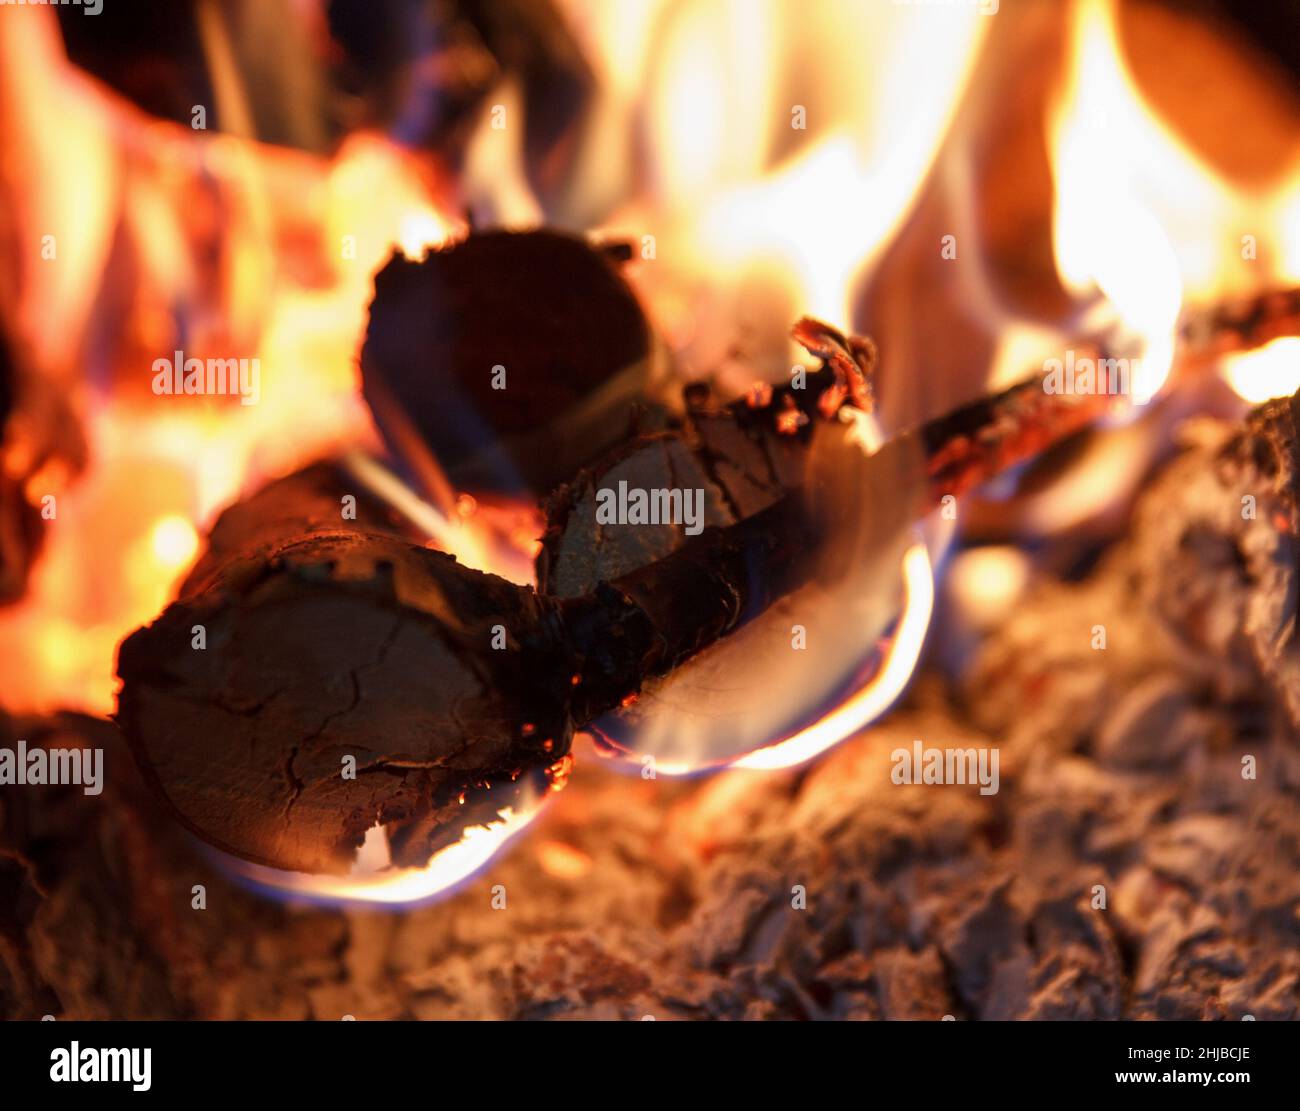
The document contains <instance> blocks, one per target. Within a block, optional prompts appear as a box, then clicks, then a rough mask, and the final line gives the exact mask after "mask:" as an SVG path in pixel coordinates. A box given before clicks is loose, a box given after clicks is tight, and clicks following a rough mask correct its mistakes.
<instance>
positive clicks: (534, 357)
mask: <svg viewBox="0 0 1300 1111" xmlns="http://www.w3.org/2000/svg"><path fill="white" fill-rule="evenodd" d="M361 368H362V381H363V388H364V390H365V394H366V399H367V401H369V403H370V406H371V409H372V410H373V412H374V413H375V415H376V419H377V420H378V423H379V426H380V429H381V430H382V431H383V433H384V436H385V438H386V439H387V441H388V443H389V446H390V447H391V448H392V449H393V451H394V452H395V453H396V454H397V455H398V457H399V458H402V459H405V460H407V461H408V462H410V463H411V464H412V465H413V466H414V467H415V468H416V470H417V471H418V472H419V473H420V475H421V477H422V478H424V477H426V476H427V475H428V473H429V471H430V469H431V468H430V467H429V466H428V464H427V463H425V462H424V460H425V459H427V458H428V456H430V455H431V456H432V457H433V458H434V459H436V460H437V466H438V467H439V468H441V469H442V470H444V471H445V473H446V475H447V477H448V478H450V480H451V482H452V484H454V485H455V486H456V487H458V488H460V489H469V490H480V489H495V490H501V489H505V490H512V491H517V490H519V489H520V487H521V485H522V487H523V488H524V489H527V490H531V491H532V492H533V494H534V496H537V495H541V494H545V493H546V492H548V491H549V490H550V489H551V488H552V487H553V486H554V485H555V484H556V483H557V482H559V481H561V480H562V479H567V478H569V477H570V476H572V475H573V473H574V472H575V471H576V470H577V469H578V468H579V467H580V466H582V465H583V464H584V463H586V462H587V461H588V460H589V459H592V458H594V457H595V456H598V455H599V454H600V453H601V452H603V451H605V450H608V449H609V448H610V447H612V446H613V445H614V444H616V443H619V442H621V441H622V440H624V439H625V438H626V437H627V436H628V434H629V432H630V431H631V424H632V419H633V416H634V413H635V412H636V410H637V409H638V407H639V406H640V405H642V404H644V401H645V399H646V396H647V393H648V392H650V389H651V386H652V380H653V378H654V375H655V353H654V344H653V341H652V338H651V335H650V329H649V325H648V324H647V322H646V319H645V315H644V313H643V312H642V310H641V306H640V303H639V302H638V301H637V298H636V296H635V294H634V293H633V292H632V290H631V288H630V287H629V286H628V284H627V282H626V281H625V280H624V279H623V277H622V275H620V274H619V272H618V269H617V265H616V264H615V262H614V261H613V260H612V259H611V258H610V257H609V255H608V254H606V253H605V252H603V251H600V250H598V249H597V248H595V247H592V246H590V245H589V244H587V243H586V242H585V241H584V240H581V239H578V238H576V237H573V236H568V235H563V234H560V233H557V232H551V231H532V232H506V231H494V232H485V233H480V234H475V235H471V236H469V237H468V238H466V239H465V240H463V241H462V242H460V243H457V244H455V245H454V246H452V247H449V248H447V249H445V250H440V251H434V252H432V253H430V254H429V255H428V256H427V257H426V258H425V259H424V260H422V261H420V262H412V261H409V260H407V259H405V258H403V257H401V256H394V258H393V259H392V260H391V261H390V262H389V263H388V265H387V266H386V267H384V269H383V270H381V271H380V272H379V274H378V275H377V276H376V278H375V297H374V301H373V303H372V304H371V309H370V326H369V329H368V330H367V333H366V341H365V345H364V347H363V349H362V353H361ZM432 481H433V482H436V481H438V480H437V479H434V480H432Z"/></svg>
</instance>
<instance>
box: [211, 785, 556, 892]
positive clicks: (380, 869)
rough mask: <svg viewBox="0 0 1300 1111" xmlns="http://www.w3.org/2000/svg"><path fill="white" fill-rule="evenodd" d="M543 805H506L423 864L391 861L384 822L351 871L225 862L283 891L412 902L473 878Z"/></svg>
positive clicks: (265, 886) (369, 837)
mask: <svg viewBox="0 0 1300 1111" xmlns="http://www.w3.org/2000/svg"><path fill="white" fill-rule="evenodd" d="M540 809H541V807H540V802H535V803H533V804H532V805H529V806H525V807H524V808H523V809H522V810H521V811H519V812H518V813H516V811H515V810H514V809H513V808H512V807H506V808H505V809H503V810H502V811H501V812H500V815H499V817H498V820H497V821H495V822H492V823H491V824H490V825H486V826H471V827H470V828H469V829H467V830H466V831H465V833H464V835H463V836H462V837H461V839H460V840H459V841H457V842H456V843H455V844H453V845H448V846H447V848H445V849H443V850H442V851H441V852H438V853H435V854H434V856H433V857H432V858H431V859H430V860H429V863H428V864H427V865H425V866H424V867H423V868H398V869H394V868H392V867H390V866H389V858H388V842H387V838H386V837H385V834H384V830H383V827H381V826H375V827H374V828H373V829H371V830H370V831H369V833H367V835H366V840H365V843H364V844H363V845H362V847H361V849H360V851H359V852H358V855H357V860H356V863H355V864H354V866H353V873H352V875H349V876H323V875H317V874H314V873H312V874H308V873H303V872H286V871H283V870H281V869H279V868H267V867H265V866H263V865H260V864H250V863H248V862H247V861H243V860H234V859H231V858H222V863H223V865H224V866H225V867H227V868H228V869H230V870H231V871H232V872H233V873H234V874H235V875H236V876H237V877H239V878H240V879H242V880H244V881H246V882H248V883H251V884H253V885H254V886H256V887H260V888H263V889H265V890H267V891H270V892H274V893H276V894H279V895H283V896H289V897H299V898H304V899H313V900H324V901H330V902H359V903H379V904H383V905H389V906H409V905H411V904H414V903H420V902H424V901H426V900H428V899H433V898H436V897H438V896H440V895H445V894H447V893H448V892H450V891H453V890H455V889H456V888H457V887H459V886H460V885H461V884H463V883H464V882H465V881H466V880H468V879H470V878H472V877H473V876H474V874H475V873H476V872H478V871H479V869H481V868H482V867H483V866H484V865H485V864H487V863H488V862H489V861H490V860H492V859H493V858H494V857H495V856H496V855H497V853H499V852H501V851H502V850H503V849H504V848H505V847H506V845H507V844H509V842H510V841H512V840H513V839H514V838H515V837H517V836H518V835H519V834H520V833H522V832H523V831H524V830H525V829H526V828H527V827H528V826H529V824H530V823H531V822H532V821H533V819H534V818H535V817H537V815H538V814H539V813H540Z"/></svg>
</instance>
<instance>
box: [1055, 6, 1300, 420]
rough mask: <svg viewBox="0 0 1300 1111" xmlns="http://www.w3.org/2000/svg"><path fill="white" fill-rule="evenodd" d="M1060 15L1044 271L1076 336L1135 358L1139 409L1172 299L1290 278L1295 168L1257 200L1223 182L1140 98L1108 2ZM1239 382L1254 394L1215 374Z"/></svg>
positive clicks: (1299, 191) (1171, 322)
mask: <svg viewBox="0 0 1300 1111" xmlns="http://www.w3.org/2000/svg"><path fill="white" fill-rule="evenodd" d="M1070 18H1071V34H1070V42H1071V53H1070V59H1069V71H1068V76H1067V78H1066V80H1065V81H1064V83H1063V84H1062V87H1061V89H1060V91H1059V95H1058V97H1057V100H1056V104H1055V108H1054V110H1053V111H1052V112H1051V113H1050V116H1049V121H1048V136H1047V138H1048V147H1049V152H1050V158H1051V166H1052V175H1053V181H1054V185H1055V199H1054V213H1053V229H1052V234H1053V243H1054V247H1055V256H1056V263H1057V269H1058V271H1059V274H1060V277H1061V280H1062V284H1063V285H1064V286H1065V287H1066V289H1067V290H1069V291H1070V292H1072V293H1073V294H1075V295H1076V296H1077V297H1078V298H1080V300H1081V302H1084V303H1087V304H1088V305H1089V310H1088V311H1087V312H1086V313H1085V316H1084V321H1083V330H1084V331H1085V332H1089V333H1092V334H1100V333H1105V332H1108V333H1109V335H1110V342H1111V343H1112V344H1113V345H1114V347H1115V348H1116V350H1115V354H1116V355H1119V356H1128V357H1136V358H1139V359H1141V364H1140V369H1139V371H1138V373H1136V374H1135V375H1134V385H1133V393H1134V400H1135V401H1136V402H1138V403H1139V404H1141V403H1144V402H1146V401H1148V400H1150V398H1151V397H1153V396H1154V395H1155V394H1156V393H1157V392H1158V391H1159V390H1160V389H1161V387H1162V386H1163V385H1164V384H1165V381H1166V379H1167V378H1168V376H1169V371H1170V368H1171V364H1172V361H1173V357H1174V349H1175V331H1176V326H1177V324H1178V319H1179V314H1180V312H1181V311H1182V309H1183V308H1184V306H1185V305H1188V304H1193V303H1196V302H1208V301H1212V300H1214V299H1216V298H1221V297H1224V296H1226V295H1228V294H1240V293H1243V292H1248V291H1260V290H1263V289H1266V288H1268V287H1269V286H1270V285H1276V286H1278V287H1283V286H1285V285H1287V284H1289V283H1291V282H1294V281H1295V280H1296V275H1297V273H1300V266H1298V264H1297V259H1298V258H1300V254H1297V239H1296V233H1295V228H1296V226H1297V223H1296V219H1295V214H1296V213H1297V212H1300V174H1296V175H1293V176H1292V177H1291V179H1290V180H1288V181H1284V182H1283V183H1282V184H1281V185H1280V186H1277V187H1275V188H1274V189H1273V190H1272V191H1271V192H1267V193H1264V194H1263V195H1261V193H1260V192H1259V191H1258V190H1253V189H1243V188H1240V187H1238V186H1236V185H1235V184H1234V183H1233V182H1232V181H1231V180H1230V179H1228V178H1227V177H1226V176H1225V175H1224V174H1222V173H1220V172H1218V171H1217V170H1216V169H1215V168H1214V167H1212V166H1210V165H1208V164H1207V163H1206V162H1205V161H1204V160H1203V159H1201V158H1199V157H1198V156H1197V155H1196V154H1195V153H1194V152H1193V151H1192V150H1191V148H1190V147H1189V146H1188V144H1187V143H1186V142H1185V141H1184V140H1183V139H1182V138H1180V137H1179V136H1178V135H1177V134H1176V133H1175V132H1174V131H1173V130H1172V129H1171V128H1170V127H1168V126H1167V125H1166V124H1165V123H1164V122H1163V121H1162V120H1161V118H1160V116H1159V115H1158V113H1157V112H1156V111H1155V110H1154V109H1153V108H1152V107H1151V106H1150V104H1149V103H1148V102H1147V100H1146V98H1145V97H1144V96H1143V95H1142V92H1141V90H1140V89H1139V87H1138V84H1137V82H1136V81H1135V79H1134V77H1133V75H1132V73H1131V72H1130V71H1129V69H1128V68H1127V66H1126V65H1125V61H1124V55H1123V50H1122V48H1121V45H1120V41H1119V35H1118V28H1117V21H1116V6H1115V3H1114V0H1074V3H1073V5H1072V8H1071V17H1070ZM1259 242H1263V243H1265V244H1272V245H1275V249H1272V250H1268V249H1265V250H1263V251H1261V250H1260V248H1259V247H1258V243H1259ZM1257 365H1259V364H1257ZM1248 378H1250V379H1251V380H1252V381H1256V385H1255V387H1254V388H1255V389H1258V384H1257V380H1255V379H1254V378H1253V376H1252V375H1243V373H1242V372H1238V373H1237V374H1236V375H1233V374H1229V375H1228V379H1229V382H1230V383H1231V384H1233V386H1234V388H1236V386H1237V384H1238V382H1245V381H1246V380H1247V379H1248ZM1250 388H1251V387H1247V389H1248V390H1249V389H1250ZM1242 396H1243V397H1247V398H1248V397H1249V396H1252V395H1250V394H1248V393H1243V395H1242Z"/></svg>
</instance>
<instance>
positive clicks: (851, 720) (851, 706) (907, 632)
mask: <svg viewBox="0 0 1300 1111" xmlns="http://www.w3.org/2000/svg"><path fill="white" fill-rule="evenodd" d="M903 581H904V597H905V601H904V605H903V612H902V616H901V617H900V618H899V620H898V627H897V628H896V629H895V631H894V634H893V637H892V638H891V640H890V644H889V647H888V649H887V650H886V653H885V659H884V662H883V663H882V664H881V667H880V670H879V671H878V672H877V673H876V674H875V675H874V676H873V677H872V679H871V681H870V682H869V683H867V684H866V685H865V686H864V687H862V689H861V690H859V691H857V692H856V693H855V694H853V695H850V696H849V697H848V698H847V699H845V700H844V701H843V702H842V703H840V705H839V706H837V707H836V708H835V709H834V710H832V711H831V712H830V713H829V714H827V715H826V716H825V717H823V718H821V719H820V720H819V721H817V722H815V723H814V724H812V725H810V726H808V728H806V729H802V730H800V731H799V732H798V733H796V734H795V735H794V736H793V737H789V738H787V739H786V740H784V741H780V742H778V743H777V744H774V745H770V746H768V747H767V748H761V749H759V750H758V751H757V752H751V753H750V754H749V755H748V756H742V757H741V758H740V759H739V760H737V761H736V762H735V764H734V766H735V767H738V768H750V769H761V770H764V771H771V770H775V769H777V768H790V767H794V766H795V765H797V764H802V763H805V762H806V761H808V760H811V759H813V757H815V756H818V755H820V754H821V753H822V752H825V751H826V749H828V748H831V747H832V746H834V745H836V744H838V743H839V742H840V741H842V740H843V739H844V738H845V737H848V736H851V735H852V734H854V733H856V732H857V731H858V730H860V729H862V728H864V727H865V726H867V725H870V724H871V722H873V721H875V720H876V718H878V717H879V716H880V715H881V714H883V713H884V712H885V711H886V710H888V709H889V707H890V706H892V705H893V703H894V700H895V699H896V698H897V697H898V696H899V695H900V694H901V693H902V692H903V688H904V687H905V686H906V685H907V681H908V680H909V679H910V678H911V677H912V672H913V671H914V670H915V668H916V665H917V662H918V661H919V660H920V658H921V649H922V648H923V647H924V646H925V634H926V632H927V630H928V629H929V627H930V615H931V613H932V612H933V609H934V576H933V574H932V573H931V568H930V553H929V552H928V551H927V550H926V547H925V545H924V544H915V545H913V546H912V547H911V548H909V549H908V550H907V554H906V555H905V556H904V557H903Z"/></svg>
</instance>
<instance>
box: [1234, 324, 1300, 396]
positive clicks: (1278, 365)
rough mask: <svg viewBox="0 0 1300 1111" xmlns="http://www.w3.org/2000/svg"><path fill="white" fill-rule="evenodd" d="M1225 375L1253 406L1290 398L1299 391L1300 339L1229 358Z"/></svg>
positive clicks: (1290, 339)
mask: <svg viewBox="0 0 1300 1111" xmlns="http://www.w3.org/2000/svg"><path fill="white" fill-rule="evenodd" d="M1223 375H1224V377H1225V378H1226V379H1227V380H1228V385H1230V386H1231V387H1232V388H1233V389H1234V390H1235V391H1236V392H1237V395H1238V396H1239V397H1240V398H1241V399H1242V400H1243V401H1248V402H1250V403H1251V404H1258V403H1259V402H1261V401H1267V400H1268V399H1269V398H1270V397H1290V396H1291V394H1293V393H1295V392H1296V390H1298V389H1300V338H1297V337H1294V336H1287V337H1284V338H1282V339H1275V340H1274V341H1273V342H1272V343H1269V344H1266V345H1265V346H1263V347H1261V348H1259V350H1257V351H1246V352H1243V353H1242V354H1240V355H1230V356H1229V357H1228V358H1226V359H1224V360H1223Z"/></svg>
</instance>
